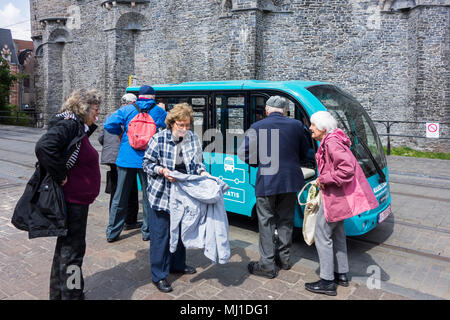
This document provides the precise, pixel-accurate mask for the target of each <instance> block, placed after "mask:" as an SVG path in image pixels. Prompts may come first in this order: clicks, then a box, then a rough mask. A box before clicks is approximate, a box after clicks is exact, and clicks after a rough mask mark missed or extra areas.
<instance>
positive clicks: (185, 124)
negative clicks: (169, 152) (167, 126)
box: [175, 121, 191, 129]
mask: <svg viewBox="0 0 450 320" xmlns="http://www.w3.org/2000/svg"><path fill="white" fill-rule="evenodd" d="M175 124H176V125H177V127H180V128H184V129H189V128H190V127H191V124H190V123H179V122H176V121H175Z"/></svg>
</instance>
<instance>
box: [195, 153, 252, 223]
mask: <svg viewBox="0 0 450 320" xmlns="http://www.w3.org/2000/svg"><path fill="white" fill-rule="evenodd" d="M203 157H204V159H205V165H206V168H207V169H208V170H209V171H210V173H211V175H213V176H215V177H218V178H219V179H221V180H222V181H224V182H225V183H226V184H228V186H230V189H229V190H228V191H227V192H226V193H225V194H224V201H225V209H226V210H227V211H230V212H234V213H238V214H243V215H246V216H249V217H251V215H252V209H253V207H254V205H255V203H256V197H255V188H254V186H253V185H252V184H251V183H254V181H255V179H256V170H251V179H250V176H249V166H248V165H247V164H246V163H245V162H243V161H242V160H240V159H239V157H238V156H236V155H232V154H223V153H207V152H204V156H203ZM251 169H253V168H251Z"/></svg>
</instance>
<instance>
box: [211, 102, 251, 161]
mask: <svg viewBox="0 0 450 320" xmlns="http://www.w3.org/2000/svg"><path fill="white" fill-rule="evenodd" d="M244 108H245V97H244V96H243V95H218V96H216V97H215V109H216V112H215V116H216V120H215V124H216V128H217V129H218V130H219V131H220V132H222V135H223V143H224V144H223V153H227V154H236V152H237V148H239V146H240V144H241V142H242V140H243V138H244V132H245V113H244Z"/></svg>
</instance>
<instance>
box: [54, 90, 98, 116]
mask: <svg viewBox="0 0 450 320" xmlns="http://www.w3.org/2000/svg"><path fill="white" fill-rule="evenodd" d="M101 102H102V96H101V94H100V91H98V90H97V89H90V90H86V89H76V90H74V91H72V92H71V93H70V94H69V96H68V97H67V98H66V100H65V101H64V104H63V106H62V107H61V112H64V111H69V112H72V113H74V114H76V115H77V116H79V117H81V118H82V119H83V120H84V121H86V120H87V117H88V115H89V112H90V111H91V107H92V105H99V104H101Z"/></svg>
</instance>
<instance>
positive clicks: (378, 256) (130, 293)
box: [0, 127, 450, 300]
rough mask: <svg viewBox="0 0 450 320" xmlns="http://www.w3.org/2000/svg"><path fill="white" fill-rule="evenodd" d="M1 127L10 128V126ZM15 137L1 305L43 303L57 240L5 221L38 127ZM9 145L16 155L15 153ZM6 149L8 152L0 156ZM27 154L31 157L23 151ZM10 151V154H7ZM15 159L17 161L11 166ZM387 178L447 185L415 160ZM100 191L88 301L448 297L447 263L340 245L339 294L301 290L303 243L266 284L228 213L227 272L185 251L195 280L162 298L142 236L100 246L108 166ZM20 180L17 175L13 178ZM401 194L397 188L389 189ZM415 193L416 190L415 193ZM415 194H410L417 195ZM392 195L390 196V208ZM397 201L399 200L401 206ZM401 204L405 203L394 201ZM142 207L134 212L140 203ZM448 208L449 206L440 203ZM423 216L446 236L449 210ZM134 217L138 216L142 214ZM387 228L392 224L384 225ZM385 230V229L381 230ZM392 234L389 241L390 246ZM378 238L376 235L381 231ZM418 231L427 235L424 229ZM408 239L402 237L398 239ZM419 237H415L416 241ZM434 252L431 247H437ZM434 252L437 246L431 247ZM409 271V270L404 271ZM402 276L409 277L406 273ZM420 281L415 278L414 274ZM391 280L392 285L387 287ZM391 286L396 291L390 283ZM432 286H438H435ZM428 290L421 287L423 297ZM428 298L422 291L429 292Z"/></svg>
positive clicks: (5, 200)
mask: <svg viewBox="0 0 450 320" xmlns="http://www.w3.org/2000/svg"><path fill="white" fill-rule="evenodd" d="M8 130H15V129H14V128H13V129H11V128H10V127H8ZM21 131H23V132H24V134H28V136H27V139H29V140H30V143H29V145H25V146H22V147H21V145H22V142H21V144H19V143H17V142H14V141H11V142H10V143H11V144H7V143H6V142H5V143H4V145H2V150H3V151H0V155H1V157H0V160H1V159H6V160H9V159H15V157H17V156H16V155H17V152H20V151H22V149H23V156H22V157H21V159H20V161H22V162H23V161H26V162H27V163H26V164H27V165H28V167H27V168H25V169H22V170H21V171H20V172H19V171H18V170H17V168H18V167H17V166H15V165H14V164H12V163H7V162H0V197H1V199H2V202H0V299H13V300H21V299H41V300H46V299H48V296H49V295H48V288H49V277H50V267H51V263H52V258H53V251H54V247H55V242H56V239H55V238H38V239H33V240H29V239H28V234H27V233H26V232H23V231H20V230H17V229H16V228H14V227H13V226H12V225H11V223H10V220H11V216H12V213H13V209H14V206H15V204H16V202H17V200H18V199H19V197H20V196H21V195H22V193H23V190H24V188H25V183H26V180H24V177H25V176H27V177H28V175H29V173H28V172H32V169H31V168H32V165H33V164H34V161H35V160H34V157H33V155H32V153H33V150H32V149H30V146H32V145H33V143H31V142H32V141H33V140H37V138H38V137H39V136H40V134H42V132H41V131H39V129H35V130H29V129H28V130H24V129H18V130H17V132H15V133H14V137H18V138H20V139H23V138H22V137H21V136H20V135H21ZM91 141H92V143H93V145H94V147H96V148H97V150H100V147H99V145H98V143H97V142H96V140H95V138H94V139H91ZM16 148H17V150H16ZM6 150H14V151H10V152H8V151H6ZM30 150H31V151H30ZM14 152H15V153H14ZM16 161H18V160H16ZM388 163H389V168H390V172H391V174H390V178H391V181H397V182H395V183H397V187H395V183H394V186H393V187H392V189H393V191H394V192H397V191H399V192H400V191H402V190H401V188H400V187H401V186H400V185H399V183H400V182H405V181H406V182H408V183H409V182H411V183H423V181H424V178H423V177H422V176H420V175H425V176H428V177H427V178H426V180H427V183H428V182H429V183H432V184H434V185H436V184H437V185H439V186H443V187H446V188H447V187H450V166H449V165H448V164H450V162H448V161H445V160H430V159H414V158H406V157H396V156H390V157H388ZM101 168H102V187H101V193H100V196H99V197H98V198H97V200H96V201H95V202H94V204H92V205H91V206H90V211H89V218H88V227H87V249H86V255H85V259H84V264H83V274H84V279H85V291H86V298H87V299H88V300H100V299H102V300H103V299H124V300H128V299H129V300H155V299H156V300H173V299H198V300H217V299H219V300H221V299H227V300H228V299H229V300H248V299H251V300H278V299H280V300H282V299H289V300H322V299H331V300H335V299H338V300H339V299H342V300H353V299H371V300H390V299H442V298H443V299H449V298H450V293H449V292H448V288H449V287H450V280H449V279H450V277H449V274H450V272H449V271H450V266H449V264H448V263H446V262H445V261H437V262H435V261H432V262H430V261H431V260H430V259H428V258H426V257H424V258H418V257H414V256H410V255H409V256H408V254H407V253H399V252H396V251H392V250H386V249H383V248H380V247H378V246H374V245H367V244H360V243H357V242H353V241H348V250H349V263H350V273H349V275H350V277H351V283H350V286H349V287H347V288H344V287H338V295H337V296H336V297H329V296H325V295H316V294H313V293H310V292H308V291H306V290H305V289H304V284H305V282H312V281H316V280H318V278H319V276H318V271H319V270H318V268H319V264H318V257H317V252H316V250H315V247H314V246H311V247H308V246H307V245H305V244H304V242H303V241H301V240H298V239H297V240H295V241H294V244H293V248H292V261H293V262H294V265H293V267H292V269H291V270H288V271H284V270H281V271H280V273H279V275H278V277H277V278H275V279H271V280H269V279H265V278H261V277H256V276H254V275H250V274H249V273H248V271H247V264H248V263H249V262H250V261H251V260H257V259H258V258H259V253H258V234H257V227H255V223H254V222H250V221H249V220H248V219H247V218H245V217H233V216H230V233H229V236H230V245H231V253H232V256H231V259H230V261H229V263H227V264H225V265H212V264H211V263H210V262H209V260H208V259H207V258H205V256H204V255H203V252H202V250H199V249H195V250H192V249H188V250H187V263H188V264H189V265H192V266H194V267H196V268H197V273H196V274H194V275H182V276H180V275H170V276H169V279H168V280H169V281H170V282H171V283H172V286H173V288H174V291H173V292H171V293H168V294H164V293H161V292H159V291H158V290H157V289H156V287H155V286H154V285H153V284H152V282H151V277H150V261H149V242H144V241H142V236H141V234H140V230H131V231H124V232H123V233H122V234H121V239H120V241H117V242H114V243H108V242H107V241H106V239H105V230H106V225H107V221H108V203H109V199H108V197H109V195H107V194H105V193H104V187H105V186H104V183H105V181H104V179H105V176H106V174H105V171H106V167H104V166H102V167H101ZM21 176H24V177H23V178H20V177H21ZM395 188H397V189H400V190H397V189H395ZM417 188H419V187H417ZM423 190H424V188H422V189H418V192H419V191H420V193H421V194H423ZM427 196H428V198H429V201H431V203H435V201H436V200H432V197H435V198H439V199H442V201H443V202H442V201H441V202H440V203H444V204H446V201H447V200H448V199H449V196H448V189H444V188H443V189H442V190H439V192H437V191H434V194H430V195H427ZM398 199H400V198H399V197H397V198H394V196H393V205H397V202H395V203H394V201H398ZM400 200H401V199H400ZM402 201H403V200H402ZM400 204H401V205H402V206H403V207H405V208H406V209H405V210H404V211H403V213H402V212H401V211H400V210H399V211H398V214H397V212H396V214H395V217H396V221H397V220H398V219H399V218H403V217H405V218H406V217H407V215H408V214H409V212H411V211H412V209H411V208H410V207H408V205H409V206H413V205H415V204H410V203H408V202H407V200H404V202H401V203H400ZM141 208H142V206H141ZM445 208H448V206H445ZM434 210H435V213H434V214H433V215H430V216H429V219H430V223H432V225H433V226H437V227H439V228H440V229H442V230H444V231H445V230H447V229H448V230H449V231H450V221H449V217H448V216H449V215H448V209H445V210H446V212H445V213H446V215H445V214H444V215H443V216H444V217H442V215H440V214H439V212H441V211H442V209H439V210H438V209H436V208H434ZM140 218H141V215H140ZM391 225H393V226H394V227H395V226H396V225H395V224H393V223H392V224H391ZM386 226H389V224H386ZM393 230H394V231H395V230H396V229H395V228H394V229H393V228H392V227H391V230H390V233H389V235H390V236H391V239H396V237H395V236H394V235H397V234H396V233H393ZM380 232H381V229H380ZM424 232H425V231H424ZM405 237H406V239H405V241H407V240H408V239H407V237H408V235H406V236H405ZM440 239H441V240H439V241H441V242H439V243H438V244H440V245H441V246H442V248H443V249H442V254H443V255H444V256H448V255H449V251H448V247H449V246H450V243H449V242H450V241H448V238H446V237H444V236H441V238H440ZM419 240H420V239H419ZM436 248H437V247H434V248H431V249H430V252H434V251H432V250H436ZM439 250H441V249H439ZM372 265H375V266H379V267H380V268H381V280H382V284H381V289H369V287H368V286H367V283H368V282H370V280H371V279H370V278H369V276H370V275H371V274H368V273H367V268H368V267H369V266H372ZM407 267H410V269H407ZM410 270H414V272H412V273H411V271H410ZM421 275H422V276H421ZM411 279H416V280H414V281H416V282H417V284H418V285H417V286H416V287H414V288H412V286H411ZM425 279H426V280H427V281H428V282H430V283H433V284H436V288H434V287H430V288H422V287H421V285H419V284H420V283H421V282H423V281H425ZM393 280H396V282H395V281H393ZM394 282H395V283H396V284H395V283H394ZM439 286H440V287H439ZM424 289H427V290H424ZM427 292H428V293H427Z"/></svg>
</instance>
